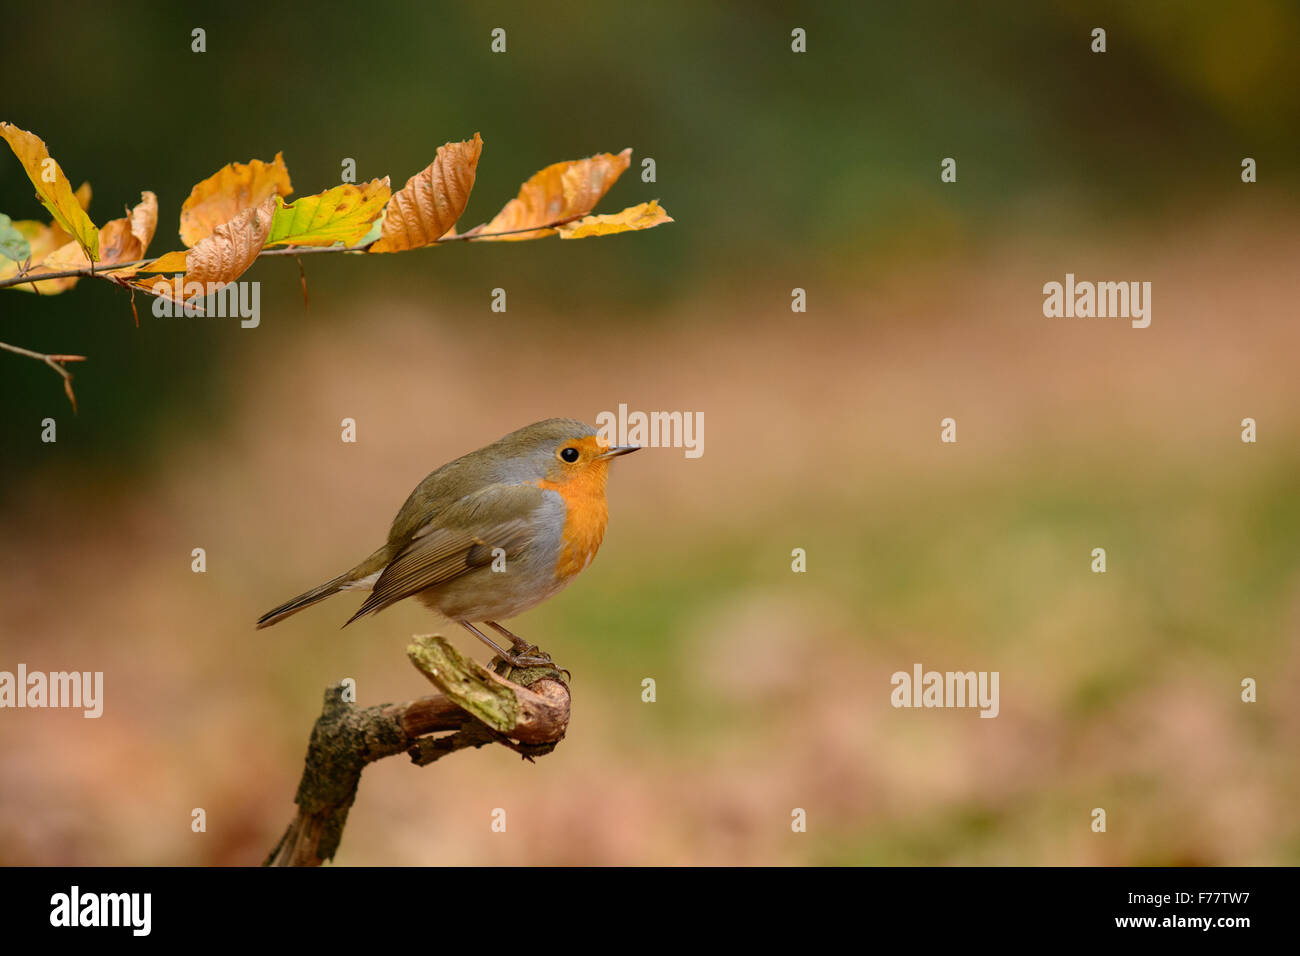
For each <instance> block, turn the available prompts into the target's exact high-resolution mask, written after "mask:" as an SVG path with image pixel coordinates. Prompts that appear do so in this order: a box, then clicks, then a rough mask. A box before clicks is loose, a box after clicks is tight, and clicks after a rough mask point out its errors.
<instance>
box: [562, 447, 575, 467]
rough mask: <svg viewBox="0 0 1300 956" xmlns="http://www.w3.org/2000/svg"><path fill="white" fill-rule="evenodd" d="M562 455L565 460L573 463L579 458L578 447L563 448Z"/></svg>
mask: <svg viewBox="0 0 1300 956" xmlns="http://www.w3.org/2000/svg"><path fill="white" fill-rule="evenodd" d="M560 457H561V458H562V459H564V460H565V461H567V462H568V463H569V464H573V463H574V462H575V461H577V460H578V449H576V448H574V447H572V446H570V447H568V448H562V449H560Z"/></svg>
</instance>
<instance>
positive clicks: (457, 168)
mask: <svg viewBox="0 0 1300 956" xmlns="http://www.w3.org/2000/svg"><path fill="white" fill-rule="evenodd" d="M482 152H483V137H482V136H480V135H479V134H478V133H475V134H474V138H473V139H472V140H468V141H466V142H461V143H446V144H445V145H443V146H439V147H438V155H437V156H435V157H434V160H433V162H431V163H430V164H429V165H428V166H426V167H425V168H424V169H423V170H421V171H420V172H418V173H416V174H415V175H414V176H412V177H411V178H410V179H408V180H407V181H406V185H405V186H403V187H402V188H401V189H400V190H399V191H398V192H397V193H395V194H394V195H393V198H392V200H391V201H390V202H389V203H388V211H387V214H386V215H385V217H384V225H383V229H382V230H381V231H380V233H379V240H378V241H377V242H375V243H374V244H373V245H371V246H370V250H369V251H370V252H402V251H404V250H406V249H419V248H420V247H421V246H428V245H432V244H433V243H434V242H437V241H438V240H439V239H441V238H442V237H443V236H444V235H446V234H447V233H448V232H449V231H450V230H451V229H452V228H453V227H454V226H455V225H456V221H457V220H458V219H460V217H461V215H462V214H463V213H464V212H465V207H466V206H467V205H468V204H469V194H470V191H471V190H472V189H473V188H474V178H475V176H477V174H478V159H479V155H480V154H481V153H482Z"/></svg>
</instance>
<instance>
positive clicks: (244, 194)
mask: <svg viewBox="0 0 1300 956" xmlns="http://www.w3.org/2000/svg"><path fill="white" fill-rule="evenodd" d="M291 192H293V186H292V185H291V184H290V182H289V170H288V169H286V168H285V165H284V155H283V154H282V153H276V154H275V159H273V160H272V161H271V162H269V163H264V162H262V161H261V160H260V159H255V160H253V161H252V162H250V163H227V164H226V165H225V166H223V167H222V168H221V169H219V170H217V171H216V172H215V173H213V174H212V175H211V176H209V177H208V178H207V179H205V180H203V182H201V183H198V184H197V185H196V186H195V187H194V188H193V189H192V190H190V195H189V198H188V199H186V200H185V202H184V204H183V205H182V206H181V242H183V243H185V245H187V246H194V245H196V244H197V243H199V242H200V241H202V240H203V239H206V238H207V237H208V236H210V235H212V233H213V231H214V230H215V229H216V228H217V226H220V225H221V224H222V223H226V222H230V221H231V220H232V219H234V218H235V217H236V216H238V215H239V214H240V213H242V212H245V211H246V210H248V209H252V208H255V207H257V206H260V205H261V204H262V203H263V202H265V201H266V200H267V198H269V197H270V196H287V195H289V194H290V193H291Z"/></svg>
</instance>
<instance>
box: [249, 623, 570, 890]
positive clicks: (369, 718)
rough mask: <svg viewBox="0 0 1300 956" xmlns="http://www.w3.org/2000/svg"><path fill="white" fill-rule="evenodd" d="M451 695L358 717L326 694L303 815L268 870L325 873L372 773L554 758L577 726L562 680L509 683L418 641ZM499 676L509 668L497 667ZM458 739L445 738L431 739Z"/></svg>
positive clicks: (414, 656) (427, 671) (332, 693)
mask: <svg viewBox="0 0 1300 956" xmlns="http://www.w3.org/2000/svg"><path fill="white" fill-rule="evenodd" d="M406 653H407V656H408V657H410V659H411V663H413V664H414V665H415V666H416V668H418V669H419V671H420V672H421V673H422V674H424V676H425V677H427V678H428V679H429V680H430V681H431V682H432V683H433V684H434V686H436V687H437V688H438V689H439V690H441V691H442V693H441V694H435V695H433V696H431V697H421V698H420V699H418V700H413V701H410V702H408V703H405V704H380V705H378V706H374V707H365V708H360V709H358V708H357V707H356V706H355V705H354V704H352V703H349V702H347V701H345V700H344V699H343V685H341V684H336V685H334V686H333V687H330V688H329V689H328V690H326V691H325V701H324V706H323V707H322V709H321V715H320V717H319V718H317V720H316V725H315V726H314V727H313V728H312V733H311V742H310V744H309V745H308V747H307V759H306V762H305V764H304V766H303V772H302V779H301V781H300V782H299V784H298V794H297V796H296V797H295V798H294V801H295V802H296V803H297V804H298V813H297V815H296V816H295V817H294V820H293V822H292V823H290V824H289V826H288V828H287V829H286V830H285V832H284V836H282V837H281V838H280V842H279V843H277V844H276V845H275V848H274V849H273V850H271V853H270V855H269V856H268V857H267V858H266V861H265V864H264V865H266V866H319V865H320V864H321V863H323V862H325V861H326V860H329V859H332V858H333V856H334V854H335V853H336V852H337V851H338V847H339V841H340V840H341V839H342V838H343V828H344V826H345V825H346V824H347V818H348V810H350V809H351V807H352V804H353V802H354V801H355V800H356V795H357V785H358V784H359V783H360V781H361V771H362V770H364V769H365V767H366V765H367V764H370V763H374V762H375V761H376V760H382V759H383V758H384V757H391V756H393V755H395V754H399V753H406V754H409V755H410V757H411V760H412V761H413V762H414V763H415V764H416V765H417V766H426V765H428V764H430V763H433V762H434V761H435V760H438V759H439V758H441V757H445V756H446V755H447V754H450V753H455V752H456V751H457V750H463V749H465V748H467V747H482V746H483V745H484V744H489V743H500V744H503V745H504V746H506V747H509V748H510V749H511V750H514V751H515V752H516V753H519V754H522V755H523V756H524V757H525V759H528V760H531V759H532V758H534V757H539V756H542V755H543V754H547V753H550V752H551V751H552V750H554V749H555V745H556V744H558V743H559V742H560V741H561V740H562V739H563V738H564V734H565V731H566V730H567V729H568V725H569V687H568V684H567V683H566V682H565V680H564V677H563V675H562V674H561V672H560V671H558V670H556V669H555V668H552V667H530V668H527V669H526V670H522V671H514V672H513V673H511V674H510V675H509V676H510V677H512V678H514V680H515V681H517V683H516V682H512V681H510V680H506V679H505V678H504V677H502V676H500V675H498V674H497V673H495V672H494V671H490V670H487V669H486V668H484V667H483V666H482V665H480V664H478V663H477V662H475V661H473V660H471V659H470V658H467V657H464V656H462V655H461V654H460V653H459V652H457V651H456V649H455V648H453V647H452V646H451V645H450V644H448V643H447V642H446V641H445V640H443V639H442V638H441V637H435V636H425V637H417V638H416V639H415V643H413V644H412V645H411V646H410V647H408V648H407V650H406ZM496 663H497V664H498V666H501V667H505V666H507V665H505V662H504V661H501V660H500V659H499V658H498V659H496ZM445 731H450V733H447V734H446V735H445V736H441V737H435V736H431V735H433V734H437V733H440V732H445Z"/></svg>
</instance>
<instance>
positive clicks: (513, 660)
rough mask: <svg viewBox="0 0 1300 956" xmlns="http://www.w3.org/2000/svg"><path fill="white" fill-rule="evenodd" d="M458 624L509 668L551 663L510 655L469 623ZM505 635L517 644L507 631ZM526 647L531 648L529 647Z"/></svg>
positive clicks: (518, 648) (514, 654) (541, 659)
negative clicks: (508, 663) (493, 652)
mask: <svg viewBox="0 0 1300 956" xmlns="http://www.w3.org/2000/svg"><path fill="white" fill-rule="evenodd" d="M458 623H459V624H460V626H461V627H463V628H465V630H467V631H469V632H470V633H471V634H473V635H474V636H475V637H477V638H478V639H479V640H480V641H482V642H483V643H484V644H486V645H487V646H488V647H490V648H492V650H494V651H496V652H497V654H498V655H500V657H501V659H502V660H506V661H509V662H510V666H511V667H538V666H542V665H546V664H549V663H551V659H550V658H549V657H547V658H541V657H532V656H530V655H529V654H528V653H523V654H519V653H512V652H510V651H508V650H506V649H505V648H504V647H502V646H501V645H500V644H498V643H497V642H496V641H494V640H492V638H490V637H488V636H487V635H486V634H484V633H483V632H482V631H480V630H479V629H478V628H477V627H475V626H474V625H473V624H471V623H470V622H469V621H459V622H458ZM489 623H490V622H489ZM492 626H493V627H495V628H497V630H502V628H501V627H500V626H499V625H496V624H493V625H492ZM505 634H506V636H507V637H509V638H511V640H513V641H516V642H519V638H517V637H515V636H514V635H513V634H511V633H510V632H509V631H506V632H505ZM519 643H522V642H519ZM519 643H517V644H516V645H515V649H516V650H520V647H519ZM528 646H530V647H531V645H528ZM532 650H534V651H535V650H537V648H535V647H533V648H532Z"/></svg>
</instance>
